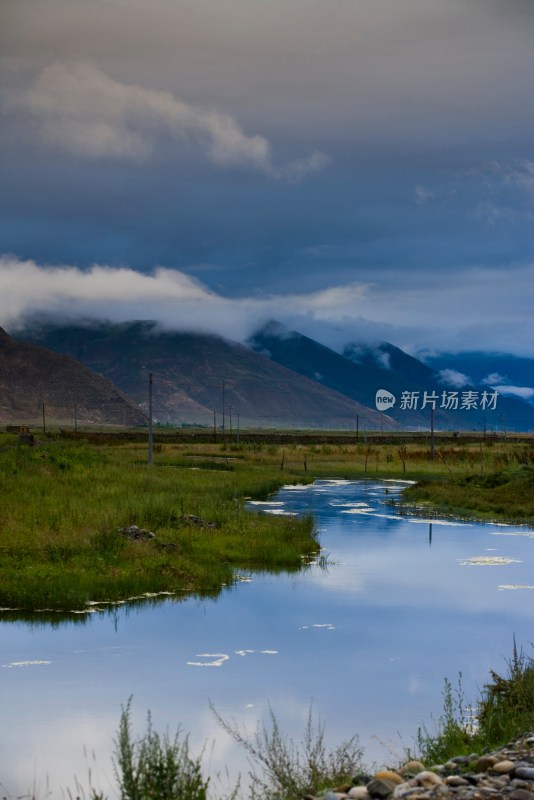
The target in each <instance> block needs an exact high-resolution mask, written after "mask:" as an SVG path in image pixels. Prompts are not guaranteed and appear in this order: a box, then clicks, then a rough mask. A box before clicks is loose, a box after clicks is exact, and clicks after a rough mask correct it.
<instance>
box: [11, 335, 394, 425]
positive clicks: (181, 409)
mask: <svg viewBox="0 0 534 800" xmlns="http://www.w3.org/2000/svg"><path fill="white" fill-rule="evenodd" d="M23 336H24V338H31V339H32V340H33V341H38V342H39V343H41V344H44V345H45V346H46V347H49V348H50V349H52V350H55V351H57V352H62V353H69V354H70V355H72V356H74V357H75V358H77V359H79V360H80V361H82V362H83V363H84V364H86V365H87V366H89V367H91V369H94V370H96V371H97V372H100V373H101V374H102V375H105V376H106V377H107V378H109V379H110V380H112V381H113V382H114V383H115V384H116V385H117V386H119V387H120V388H121V389H122V390H123V391H124V392H126V393H127V394H128V395H129V396H130V397H131V398H133V399H134V400H135V401H136V402H138V403H139V404H143V405H144V407H145V408H146V402H147V382H148V375H149V373H152V374H153V415H154V417H155V418H156V419H157V420H159V421H160V422H169V423H173V424H176V423H180V422H193V421H194V422H202V423H204V424H212V422H213V416H214V412H215V414H216V421H217V424H218V425H219V426H220V425H221V422H222V411H223V399H224V414H225V423H226V427H227V429H228V428H229V427H230V425H233V427H234V429H235V427H236V425H237V415H238V414H239V416H240V421H241V424H243V425H245V424H246V425H251V424H255V425H258V424H259V425H263V426H268V427H277V426H293V427H328V428H336V427H337V428H347V427H348V428H352V427H354V426H355V424H356V419H357V418H358V419H359V423H360V426H361V427H362V429H363V428H368V429H379V428H380V427H381V426H384V427H385V428H386V429H387V428H388V427H393V426H394V423H393V422H390V421H389V420H388V419H386V420H385V421H384V419H383V418H382V417H381V415H380V414H378V413H377V412H376V411H375V410H371V409H369V408H366V407H365V406H363V405H361V404H360V403H359V402H357V401H356V399H353V398H350V397H348V396H346V395H344V394H342V393H339V392H338V391H335V387H329V386H324V385H322V384H321V383H318V382H317V381H315V380H312V379H308V378H307V377H304V376H303V375H301V374H298V373H297V372H295V371H292V370H289V369H286V368H285V367H283V366H280V365H279V364H276V363H274V362H273V361H272V360H270V359H269V358H267V357H266V356H264V355H261V354H259V353H257V352H255V351H254V350H252V349H251V348H249V347H245V346H243V345H240V344H237V343H236V342H231V341H228V340H226V339H223V338H221V337H218V336H213V335H203V334H198V333H184V332H169V331H161V330H159V329H158V328H157V327H156V325H155V323H152V322H132V323H125V324H122V325H111V324H104V323H102V324H98V325H92V326H90V327H86V326H82V325H71V326H52V325H40V326H34V327H33V328H32V330H31V331H30V330H26V331H25V332H24V334H23Z"/></svg>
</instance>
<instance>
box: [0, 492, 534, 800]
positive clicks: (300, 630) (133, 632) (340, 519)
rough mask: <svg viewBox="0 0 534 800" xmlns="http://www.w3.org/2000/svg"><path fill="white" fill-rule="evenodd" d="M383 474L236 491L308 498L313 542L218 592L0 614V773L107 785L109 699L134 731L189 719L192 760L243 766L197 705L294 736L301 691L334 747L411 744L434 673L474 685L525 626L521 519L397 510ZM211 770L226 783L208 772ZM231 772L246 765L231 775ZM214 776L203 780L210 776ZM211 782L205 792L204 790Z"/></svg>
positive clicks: (531, 564) (472, 692) (527, 559)
mask: <svg viewBox="0 0 534 800" xmlns="http://www.w3.org/2000/svg"><path fill="white" fill-rule="evenodd" d="M402 488H403V484H402V483H401V482H396V481H368V482H354V481H352V482H351V481H317V482H316V483H315V484H313V485H310V486H294V487H284V488H283V489H281V490H280V492H279V493H278V494H277V495H276V497H275V498H273V499H272V500H270V501H268V502H265V503H261V504H260V503H255V504H251V505H253V506H254V507H255V508H256V509H261V510H262V511H264V512H267V513H278V514H280V513H285V514H287V513H300V512H310V511H311V512H313V513H314V515H315V518H316V520H317V525H318V528H319V530H320V534H321V544H322V547H323V557H322V558H321V559H320V563H318V564H315V565H311V566H309V567H308V568H306V569H305V570H303V571H302V573H299V574H298V575H269V574H256V573H254V574H251V575H242V576H241V580H240V581H239V582H238V584H237V585H236V586H234V587H233V588H231V589H226V590H225V591H224V592H223V593H222V594H221V596H220V597H219V598H218V599H217V600H198V599H188V600H185V601H183V602H176V601H175V600H173V599H165V600H162V601H161V602H158V603H154V604H147V605H144V606H142V607H134V608H129V607H127V606H123V607H119V608H118V609H116V610H115V611H114V612H113V613H101V614H93V615H90V616H89V618H87V619H86V620H85V621H84V622H80V623H77V624H74V623H72V622H71V623H65V624H60V625H58V626H54V627H52V626H50V625H48V624H34V625H30V624H28V623H25V622H20V621H12V622H0V709H1V716H2V723H3V724H2V725H1V726H0V788H1V790H2V791H1V794H2V796H3V795H6V794H8V795H12V796H17V795H23V794H27V793H28V792H34V793H35V794H36V795H38V797H39V798H42V797H44V796H45V795H46V792H47V790H50V792H51V796H52V797H62V796H65V793H64V792H62V791H60V790H65V789H66V788H67V787H68V788H70V789H71V791H72V792H73V795H74V796H75V776H76V778H77V779H78V780H79V781H80V783H81V784H82V785H83V786H87V783H88V771H89V770H90V771H91V775H92V782H93V784H94V785H95V786H97V787H100V788H102V789H103V790H104V791H105V792H106V793H107V794H108V796H110V797H113V796H114V794H113V791H112V789H111V785H112V784H113V769H112V766H111V753H112V750H113V739H114V737H115V735H116V731H117V726H118V721H119V716H120V712H121V706H123V705H125V704H126V702H127V701H128V698H129V697H130V696H132V697H133V700H132V722H133V725H134V728H135V730H136V731H137V732H139V733H140V732H142V731H143V730H144V726H145V721H146V713H147V710H148V709H150V711H151V713H152V720H153V725H154V727H155V729H156V730H162V731H163V730H165V729H167V728H168V729H169V730H170V731H171V732H174V730H175V729H176V727H177V726H178V725H181V726H182V729H183V730H184V731H185V732H189V733H190V744H191V748H192V750H193V751H194V752H198V751H199V750H200V748H201V747H202V745H203V744H204V743H207V744H206V749H205V754H204V758H205V763H206V765H207V766H206V769H207V770H209V772H210V773H211V774H212V775H214V776H216V774H217V773H218V772H224V771H225V767H226V765H227V764H228V765H229V769H230V773H231V776H232V778H233V777H234V776H235V775H236V773H237V772H238V771H242V772H245V773H246V771H247V765H246V761H245V760H244V756H243V754H242V753H241V750H240V749H239V748H238V746H237V745H235V744H234V743H233V741H232V740H231V739H230V738H229V737H228V736H227V735H226V734H224V733H223V732H222V730H221V729H220V728H219V726H218V725H217V723H216V721H215V719H214V717H213V714H212V712H211V711H210V708H209V702H210V701H211V702H212V703H213V704H214V706H215V707H216V708H217V710H218V711H219V712H220V713H221V714H222V716H223V717H225V718H233V719H235V720H236V721H237V722H239V724H241V725H244V726H246V728H247V730H249V731H251V732H252V731H254V729H255V726H256V724H257V722H258V720H266V719H267V718H268V713H269V707H271V708H272V709H273V711H274V713H275V714H276V716H277V718H278V720H279V722H280V725H281V727H282V729H283V730H284V731H285V732H287V733H288V734H290V735H293V736H296V737H299V736H300V734H301V732H302V730H303V726H304V723H305V720H306V718H307V715H308V711H309V708H310V705H312V706H313V710H314V712H315V713H316V714H317V715H319V716H321V717H322V718H323V719H324V720H325V721H326V727H327V738H328V739H329V741H330V742H331V743H332V744H335V743H337V742H339V741H340V740H341V739H344V738H347V737H349V736H351V735H352V734H354V733H358V734H359V736H360V740H361V743H362V745H363V746H364V748H365V751H366V761H367V762H368V763H370V762H372V761H376V762H379V763H382V762H387V761H390V762H391V761H392V760H394V759H397V758H400V757H401V756H402V755H403V752H404V748H405V747H411V746H413V739H414V736H415V734H416V731H417V727H418V726H419V725H420V724H421V723H425V724H426V725H427V726H429V727H432V719H431V714H434V716H439V714H440V712H441V707H442V691H443V680H444V678H445V677H448V678H449V679H451V681H452V682H453V685H454V684H455V683H456V679H457V676H458V673H459V672H460V671H461V672H462V685H463V688H464V691H465V693H466V695H467V697H469V696H471V697H474V696H476V694H477V690H478V688H480V687H481V686H482V685H483V684H484V682H485V681H486V680H487V678H488V669H489V668H490V667H492V668H494V669H496V670H497V671H501V670H505V668H506V667H505V661H504V659H505V658H507V657H508V656H509V655H510V654H511V650H512V638H513V635H514V634H515V636H516V640H517V642H518V644H519V645H524V646H525V648H526V650H527V652H530V646H529V644H530V642H531V641H532V640H533V638H534V635H533V631H534V625H533V623H534V603H533V602H532V600H533V599H534V541H533V538H534V531H533V530H531V529H529V528H524V527H511V526H505V525H490V524H479V523H471V522H463V521H451V520H440V519H433V520H431V521H430V520H423V519H420V518H414V517H411V516H402V515H400V514H399V513H398V512H397V511H396V510H395V508H394V507H392V506H391V505H390V501H391V500H394V498H395V497H396V496H397V495H398V493H399V492H400V491H401V490H402ZM221 782H222V784H225V783H227V780H226V779H225V778H224V776H223V777H222V778H221ZM246 783H247V781H246V779H245V781H244V784H245V785H246ZM213 785H214V787H217V786H218V785H219V784H218V781H217V779H216V778H215V777H214V783H213ZM213 794H214V796H215V797H216V796H217V789H216V788H215V791H214V793H213Z"/></svg>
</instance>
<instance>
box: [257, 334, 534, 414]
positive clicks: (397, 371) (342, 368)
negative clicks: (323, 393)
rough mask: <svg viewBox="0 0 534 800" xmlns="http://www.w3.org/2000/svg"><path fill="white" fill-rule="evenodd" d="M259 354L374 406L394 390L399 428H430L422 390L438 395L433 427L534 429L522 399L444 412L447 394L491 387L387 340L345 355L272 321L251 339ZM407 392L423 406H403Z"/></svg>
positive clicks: (355, 346)
mask: <svg viewBox="0 0 534 800" xmlns="http://www.w3.org/2000/svg"><path fill="white" fill-rule="evenodd" d="M249 344H250V345H251V347H253V348H254V349H255V350H257V351H258V352H261V353H264V354H265V355H268V356H269V358H272V359H273V361H276V362H277V363H279V364H283V365H284V366H285V367H288V368H289V369H293V370H295V371H297V372H300V373H302V374H303V375H306V376H308V377H310V378H313V379H314V380H317V381H319V382H321V383H322V384H323V385H325V386H330V387H331V388H335V389H336V390H337V391H338V392H341V393H343V394H345V395H347V396H348V397H352V398H353V399H355V400H358V402H361V403H363V404H364V405H368V406H371V407H374V405H375V397H376V392H377V390H378V389H385V390H387V391H388V392H391V394H393V395H394V396H395V398H396V404H395V406H394V407H393V408H392V409H391V410H390V411H389V412H388V415H389V416H390V417H391V418H393V419H394V420H395V421H396V422H398V424H399V425H400V426H411V427H420V428H428V425H429V409H428V407H427V408H426V409H425V410H421V399H422V398H423V397H424V393H425V392H427V393H432V392H435V393H436V396H437V397H438V402H437V404H436V410H435V419H434V421H435V425H436V427H437V428H438V427H439V428H448V429H464V430H465V429H477V428H478V429H479V430H480V429H482V427H483V426H484V425H486V427H487V429H488V430H491V429H502V428H504V427H505V426H506V427H508V428H509V429H511V428H514V427H516V428H517V429H518V430H529V429H532V428H533V427H534V414H533V413H532V409H531V408H530V407H529V406H528V405H526V404H525V403H524V402H521V401H519V400H514V399H511V398H505V397H499V398H498V403H497V406H496V409H495V410H492V409H491V408H487V409H481V408H478V409H472V410H465V411H462V410H461V409H460V408H459V409H456V410H446V409H445V410H444V409H441V408H440V407H439V406H440V405H441V400H442V397H443V392H447V393H450V392H455V391H457V392H458V393H459V395H461V393H462V392H464V391H469V390H472V391H475V392H477V391H478V395H479V398H480V395H481V394H482V391H484V389H485V390H488V391H489V390H490V387H489V386H485V387H480V386H479V387H478V389H477V386H475V385H474V384H473V382H469V381H461V382H460V385H458V384H457V383H456V382H455V378H457V377H458V376H456V375H455V374H453V372H445V373H440V372H439V371H438V370H436V369H433V368H432V367H431V366H430V365H429V364H424V363H422V362H421V361H420V360H418V359H417V358H414V357H413V356H410V355H408V354H407V353H405V352H404V351H403V350H401V349H399V348H398V347H395V346H394V345H392V344H390V343H388V342H382V343H377V344H374V345H370V344H363V343H351V344H349V345H347V346H346V348H345V350H344V352H343V355H340V354H339V353H336V352H335V351H333V350H331V349H330V348H328V347H325V346H324V345H322V344H319V343H318V342H316V341H314V340H313V339H310V338H308V337H307V336H303V335H302V334H300V333H298V332H296V331H290V330H288V329H287V328H285V327H284V326H283V325H280V324H279V323H277V322H274V321H272V322H269V323H268V324H267V325H264V326H263V327H262V328H260V329H259V330H258V331H257V332H256V333H255V334H254V335H253V336H252V337H251V338H250V340H249ZM403 392H410V393H412V392H414V393H419V403H418V404H419V408H418V409H417V410H416V409H401V408H400V400H401V398H402V396H403Z"/></svg>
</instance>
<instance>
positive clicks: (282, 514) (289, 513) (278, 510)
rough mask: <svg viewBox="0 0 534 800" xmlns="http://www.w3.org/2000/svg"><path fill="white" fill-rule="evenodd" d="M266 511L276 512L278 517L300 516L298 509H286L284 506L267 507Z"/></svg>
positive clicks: (267, 512) (269, 512) (268, 512)
mask: <svg viewBox="0 0 534 800" xmlns="http://www.w3.org/2000/svg"><path fill="white" fill-rule="evenodd" d="M265 513H266V514H274V515H275V516H277V517H296V516H298V515H297V512H296V511H284V509H283V508H266V509H265Z"/></svg>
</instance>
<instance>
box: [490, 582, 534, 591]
mask: <svg viewBox="0 0 534 800" xmlns="http://www.w3.org/2000/svg"><path fill="white" fill-rule="evenodd" d="M503 589H534V586H530V585H529V584H522V583H502V584H501V585H500V586H499V591H500V592H501V591H502V590H503Z"/></svg>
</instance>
